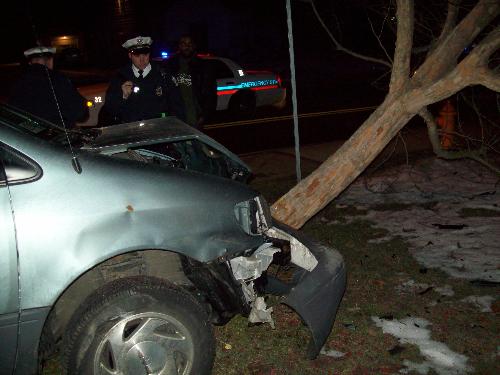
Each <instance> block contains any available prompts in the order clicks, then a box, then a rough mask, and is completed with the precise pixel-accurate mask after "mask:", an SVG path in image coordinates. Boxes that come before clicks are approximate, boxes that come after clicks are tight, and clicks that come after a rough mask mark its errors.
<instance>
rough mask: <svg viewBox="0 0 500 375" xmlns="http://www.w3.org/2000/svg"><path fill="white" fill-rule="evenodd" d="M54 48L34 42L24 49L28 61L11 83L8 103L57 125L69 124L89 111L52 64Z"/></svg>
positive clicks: (72, 87) (70, 126) (69, 83)
mask: <svg viewBox="0 0 500 375" xmlns="http://www.w3.org/2000/svg"><path fill="white" fill-rule="evenodd" d="M54 53H55V48H51V47H44V46H38V47H33V48H30V49H28V50H26V51H24V56H26V58H27V60H28V65H27V67H26V69H25V71H24V73H23V75H22V76H21V78H20V79H19V80H18V81H17V82H16V83H14V85H13V87H12V91H11V94H10V96H9V104H10V105H12V106H14V107H17V108H19V109H21V110H23V111H26V112H29V113H31V114H33V115H35V116H38V117H41V118H43V119H44V120H47V121H50V122H52V123H54V124H57V125H59V126H64V127H66V128H72V127H73V126H75V123H76V122H79V121H84V120H85V119H86V118H87V117H88V114H89V110H88V107H87V100H86V99H85V98H84V97H83V96H81V95H80V93H79V92H78V91H77V90H76V88H75V87H74V86H73V84H72V83H71V81H70V80H69V79H68V78H67V77H66V76H64V75H63V74H62V73H59V72H57V71H55V70H54V69H53V68H54Z"/></svg>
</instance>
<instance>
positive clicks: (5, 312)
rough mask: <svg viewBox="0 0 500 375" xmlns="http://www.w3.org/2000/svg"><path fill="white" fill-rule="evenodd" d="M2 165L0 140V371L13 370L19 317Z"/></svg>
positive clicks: (10, 217)
mask: <svg viewBox="0 0 500 375" xmlns="http://www.w3.org/2000/svg"><path fill="white" fill-rule="evenodd" d="M6 165H7V161H6V155H5V153H4V149H3V146H2V144H1V143H0V286H1V287H0V338H1V341H2V342H1V344H0V363H1V364H2V365H1V368H0V374H10V373H12V371H13V367H14V361H15V358H16V347H17V332H18V330H17V325H18V317H19V316H18V313H19V284H18V268H17V250H16V248H17V246H16V236H15V225H14V218H13V215H12V207H11V200H10V192H9V185H8V183H7V177H6V176H7V173H6V170H5V169H6V168H5V166H6Z"/></svg>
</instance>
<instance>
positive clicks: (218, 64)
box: [211, 60, 234, 79]
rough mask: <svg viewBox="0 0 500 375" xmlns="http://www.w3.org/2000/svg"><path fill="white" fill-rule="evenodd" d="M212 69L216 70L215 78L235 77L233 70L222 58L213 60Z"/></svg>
mask: <svg viewBox="0 0 500 375" xmlns="http://www.w3.org/2000/svg"><path fill="white" fill-rule="evenodd" d="M211 63H212V64H213V65H212V69H213V70H214V72H215V78H217V79H220V78H234V75H233V72H232V71H231V69H229V68H228V67H227V65H226V64H224V63H223V62H222V61H220V60H211Z"/></svg>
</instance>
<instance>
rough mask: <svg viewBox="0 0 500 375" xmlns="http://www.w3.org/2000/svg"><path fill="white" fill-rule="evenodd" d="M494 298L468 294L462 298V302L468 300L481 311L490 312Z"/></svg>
mask: <svg viewBox="0 0 500 375" xmlns="http://www.w3.org/2000/svg"><path fill="white" fill-rule="evenodd" d="M494 300H495V299H494V298H493V297H491V296H469V297H466V298H464V299H462V300H461V301H462V302H469V303H472V304H473V305H475V306H477V307H478V308H479V309H480V310H481V312H492V311H493V310H492V309H491V304H492V303H493V301H494Z"/></svg>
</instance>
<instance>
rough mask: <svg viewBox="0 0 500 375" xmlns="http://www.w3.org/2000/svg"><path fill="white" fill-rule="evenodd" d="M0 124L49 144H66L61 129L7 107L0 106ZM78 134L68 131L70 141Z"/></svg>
mask: <svg viewBox="0 0 500 375" xmlns="http://www.w3.org/2000/svg"><path fill="white" fill-rule="evenodd" d="M0 124H2V125H6V126H10V127H13V128H16V129H18V130H20V131H22V132H23V133H27V134H30V135H32V136H35V137H37V138H41V139H45V140H49V141H51V142H55V143H59V144H67V143H68V139H67V138H68V137H66V133H65V131H64V129H63V128H61V127H59V126H57V125H55V124H52V123H50V122H48V121H45V120H43V119H41V118H39V117H36V116H33V115H31V114H29V113H26V112H23V111H21V110H18V109H15V108H13V107H11V106H8V105H0ZM78 133H79V132H75V131H72V130H68V135H70V138H72V139H75V136H76V138H77V137H78Z"/></svg>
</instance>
